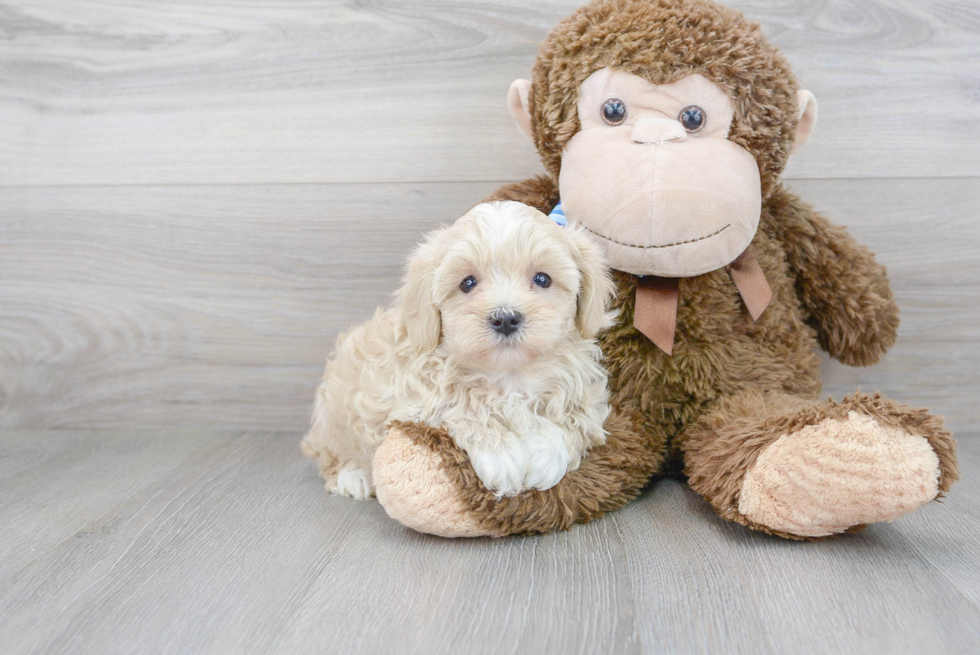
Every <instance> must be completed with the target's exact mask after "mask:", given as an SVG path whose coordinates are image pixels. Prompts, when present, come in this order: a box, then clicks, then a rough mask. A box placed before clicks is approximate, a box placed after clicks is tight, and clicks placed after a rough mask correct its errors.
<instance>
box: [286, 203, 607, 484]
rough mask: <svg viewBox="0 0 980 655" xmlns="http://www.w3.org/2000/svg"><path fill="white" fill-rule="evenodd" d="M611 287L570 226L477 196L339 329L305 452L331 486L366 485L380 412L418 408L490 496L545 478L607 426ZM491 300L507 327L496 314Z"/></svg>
mask: <svg viewBox="0 0 980 655" xmlns="http://www.w3.org/2000/svg"><path fill="white" fill-rule="evenodd" d="M540 273H546V274H547V277H548V278H549V279H548V280H547V284H544V283H540V284H539V283H536V282H535V279H536V276H537V275H538V274H540ZM464 280H470V282H471V284H472V285H473V286H472V289H469V288H467V289H465V290H464V289H462V288H461V286H460V285H461V282H462V281H464ZM611 290H612V284H611V281H610V280H609V277H608V273H607V271H606V269H605V266H604V264H603V261H602V259H601V257H600V256H599V254H598V251H597V249H596V248H595V247H594V246H593V245H592V244H591V243H590V241H589V240H588V239H587V238H586V237H585V236H584V235H582V234H581V232H580V231H578V230H573V229H561V228H560V227H559V226H557V225H555V224H554V223H553V222H552V221H551V220H550V219H549V218H548V217H546V216H544V215H543V214H541V213H539V212H538V211H536V210H534V209H532V208H530V207H527V206H525V205H522V204H519V203H513V202H508V203H495V204H486V205H479V206H477V207H475V208H474V209H472V210H471V211H470V212H469V213H468V214H467V215H466V216H464V217H463V218H461V219H460V220H459V221H457V222H456V223H455V224H454V225H452V226H451V227H448V228H444V229H442V230H439V231H437V232H435V233H433V234H432V235H430V236H429V238H428V239H427V240H426V242H425V243H424V244H422V245H421V247H420V248H419V249H418V250H417V251H416V252H415V254H414V255H413V256H412V258H411V261H410V262H409V265H408V272H407V275H406V278H405V282H404V285H403V286H402V288H401V290H400V291H399V292H398V296H397V302H396V304H395V307H394V308H393V309H390V310H388V311H383V310H380V309H379V310H378V311H377V313H376V314H375V316H374V318H373V319H372V320H371V321H369V322H367V323H365V324H363V325H361V326H358V327H356V328H354V329H353V330H351V331H350V332H348V333H346V334H343V335H341V336H340V337H339V339H338V341H337V346H336V354H335V356H334V357H333V358H332V359H331V360H330V361H329V362H328V363H327V367H326V372H325V374H324V380H323V383H322V384H321V385H320V387H319V389H318V391H317V395H316V401H315V406H314V410H313V417H312V425H311V428H310V431H309V434H307V436H306V438H305V439H304V441H303V450H304V452H305V453H306V454H307V455H309V456H310V457H313V458H315V459H316V460H317V461H318V463H319V465H320V469H321V472H322V474H323V477H324V479H325V480H326V487H327V489H328V490H329V491H331V492H335V493H340V494H344V495H348V496H353V497H355V498H366V497H368V496H370V495H371V494H372V493H373V490H374V488H373V481H372V478H371V469H372V461H373V457H374V453H375V451H376V449H377V447H378V444H380V443H381V441H382V440H383V439H384V436H385V434H386V432H387V426H388V425H389V423H391V422H392V421H421V422H425V423H429V424H431V425H440V426H443V427H444V428H445V429H447V430H448V432H449V434H450V435H452V438H453V440H454V441H455V443H456V444H457V445H458V446H459V447H460V448H462V449H463V450H464V451H465V452H466V453H467V456H468V457H469V459H470V460H471V461H472V463H473V466H474V468H475V470H476V473H477V475H478V476H479V478H480V479H481V480H482V482H483V483H484V484H485V485H486V487H487V488H489V489H491V490H492V491H493V492H495V494H496V495H498V496H502V495H514V494H516V493H518V492H521V491H523V490H525V489H530V488H537V489H545V488H548V487H550V486H553V485H554V484H555V483H556V482H557V481H558V480H559V479H561V477H562V476H563V475H564V474H565V472H566V471H567V470H574V469H576V468H578V466H579V462H580V459H581V456H582V454H583V453H584V452H585V451H586V450H587V449H588V448H591V447H593V446H597V445H600V444H602V443H604V442H605V439H606V437H605V431H604V429H603V422H604V421H605V419H606V417H607V415H608V413H609V407H608V403H607V400H608V393H607V390H606V375H605V371H604V370H603V369H602V367H601V366H600V365H599V359H600V357H601V353H600V352H599V349H598V347H597V346H596V344H595V340H594V337H595V335H596V334H597V333H598V332H599V331H600V330H602V329H604V328H605V327H608V325H609V324H610V323H611V320H612V315H610V314H607V313H606V311H605V304H606V303H607V301H608V299H609V296H610V295H611ZM502 312H509V313H508V314H506V315H507V316H511V317H515V316H516V317H518V318H514V319H512V320H514V321H515V324H516V326H517V327H516V328H514V330H513V331H512V332H508V333H504V332H502V331H500V329H499V327H500V326H499V325H498V329H497V330H495V329H494V328H493V322H494V321H498V322H499V320H498V319H499V317H500V316H501V315H503V314H502ZM515 312H516V313H515Z"/></svg>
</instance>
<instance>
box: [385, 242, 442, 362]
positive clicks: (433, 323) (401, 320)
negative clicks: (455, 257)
mask: <svg viewBox="0 0 980 655" xmlns="http://www.w3.org/2000/svg"><path fill="white" fill-rule="evenodd" d="M447 232H448V229H447V228H442V229H440V230H437V231H436V232H433V233H432V234H430V235H429V236H428V237H427V238H426V240H425V242H423V243H422V244H421V245H419V247H418V248H416V249H415V252H413V253H412V256H411V257H410V258H409V260H408V265H407V266H406V267H405V278H404V280H403V282H402V286H401V288H400V289H399V290H398V292H397V293H396V294H395V302H396V310H397V312H396V318H395V326H396V329H397V330H398V334H399V335H400V336H402V337H403V338H405V339H406V340H407V341H408V342H409V343H410V344H411V345H412V347H413V348H414V349H415V350H416V351H417V352H419V353H422V352H428V351H430V350H433V349H434V348H435V347H436V346H438V345H439V337H440V336H442V320H441V318H440V315H439V308H438V307H437V306H436V302H435V298H434V296H433V286H434V283H435V281H434V279H433V277H434V274H435V270H436V266H438V265H439V261H440V260H441V259H442V255H443V253H444V252H445V250H446V245H447V244H448V240H447V237H446V234H447Z"/></svg>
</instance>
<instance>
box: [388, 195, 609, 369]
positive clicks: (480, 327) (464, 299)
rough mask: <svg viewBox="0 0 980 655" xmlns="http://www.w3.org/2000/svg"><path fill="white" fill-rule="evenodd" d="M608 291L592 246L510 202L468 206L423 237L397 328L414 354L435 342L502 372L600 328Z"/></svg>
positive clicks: (469, 361) (579, 235)
mask: <svg viewBox="0 0 980 655" xmlns="http://www.w3.org/2000/svg"><path fill="white" fill-rule="evenodd" d="M612 292H613V287H612V282H611V280H610V279H609V276H608V273H607V271H606V267H605V265H604V263H603V260H602V257H601V255H600V253H599V252H598V250H597V249H596V248H595V247H594V246H593V245H592V243H591V242H590V240H589V239H588V238H586V237H585V235H583V234H582V233H581V230H580V229H578V228H562V227H560V226H558V225H556V224H555V223H554V222H553V221H552V220H551V219H550V218H548V217H547V216H545V215H544V214H542V213H541V212H539V211H537V210H536V209H533V208H531V207H528V206H527V205H523V204H521V203H517V202H503V203H501V202H495V203H485V204H481V205H477V206H476V207H474V208H473V209H471V210H470V211H469V212H468V213H467V214H466V215H465V216H463V217H462V218H460V219H459V220H458V221H456V223H454V224H453V225H452V226H450V227H448V228H443V229H441V230H438V231H437V232H434V233H433V234H431V235H430V236H429V238H428V239H427V240H426V242H425V243H423V244H422V245H421V246H420V247H419V249H418V250H417V251H416V252H415V254H414V255H413V256H412V258H411V260H410V261H409V264H408V272H407V275H406V279H405V283H404V285H403V287H402V288H401V290H400V291H399V292H398V316H399V318H398V325H399V329H400V330H401V332H402V334H403V335H404V336H405V337H406V338H407V341H408V342H409V343H410V344H412V345H413V346H414V348H415V349H416V350H417V351H419V352H424V351H427V350H432V349H434V348H435V347H436V346H437V345H438V344H439V343H440V341H441V342H442V343H443V344H444V346H445V347H446V348H447V349H449V350H450V352H452V353H453V354H454V355H456V356H457V357H459V358H460V359H461V360H463V361H464V362H465V363H467V364H469V365H471V366H474V367H477V368H482V369H486V370H494V371H507V370H513V369H515V368H518V367H520V366H523V365H524V364H526V363H528V362H530V361H532V360H534V359H536V358H538V357H541V356H543V355H547V354H548V353H549V352H551V351H552V350H553V349H554V348H555V347H556V346H557V345H558V344H560V343H562V342H564V341H566V340H568V339H571V338H585V339H591V338H593V337H595V336H596V334H597V333H598V332H599V331H600V330H602V329H603V328H605V327H607V326H608V325H609V322H610V316H609V315H607V313H606V311H605V306H606V303H607V302H608V300H609V299H610V297H611V295H612Z"/></svg>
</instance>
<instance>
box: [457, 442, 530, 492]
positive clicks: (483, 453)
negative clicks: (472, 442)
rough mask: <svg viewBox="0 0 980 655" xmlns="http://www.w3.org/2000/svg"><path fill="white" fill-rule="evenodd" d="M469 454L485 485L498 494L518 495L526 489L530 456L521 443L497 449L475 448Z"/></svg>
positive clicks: (471, 462) (478, 475)
mask: <svg viewBox="0 0 980 655" xmlns="http://www.w3.org/2000/svg"><path fill="white" fill-rule="evenodd" d="M467 455H469V458H470V464H472V465H473V470H474V471H476V475H477V477H478V478H480V481H481V482H482V483H483V486H484V487H486V488H487V489H489V490H490V491H492V492H494V493H495V494H497V496H516V495H517V494H519V493H521V492H522V491H524V489H526V487H525V485H524V477H525V475H527V467H528V457H527V451H526V450H525V449H524V448H523V446H521V444H515V445H514V446H513V447H511V448H498V449H496V450H479V449H475V448H474V449H471V450H470V451H469V452H467Z"/></svg>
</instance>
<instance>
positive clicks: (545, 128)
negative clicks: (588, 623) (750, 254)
mask: <svg viewBox="0 0 980 655" xmlns="http://www.w3.org/2000/svg"><path fill="white" fill-rule="evenodd" d="M604 67H615V68H619V69H623V70H626V71H629V72H631V73H634V74H637V75H640V76H641V77H644V78H645V79H647V80H648V81H649V82H651V83H654V84H663V83H669V82H672V81H674V80H676V79H678V78H679V77H681V76H684V75H687V74H691V73H700V74H702V75H704V76H705V77H707V78H708V79H710V80H712V81H714V82H716V83H717V84H719V85H720V86H722V87H723V88H724V89H726V90H728V91H729V93H730V94H731V95H732V97H733V98H735V108H736V113H735V119H734V122H733V125H732V130H731V133H730V136H729V139H730V140H731V141H733V142H735V143H737V144H739V145H741V146H742V147H743V148H745V149H746V150H748V151H749V152H750V153H752V155H753V156H754V157H755V159H756V161H757V162H758V164H759V168H760V172H761V175H762V181H763V185H762V188H763V209H762V217H761V222H760V226H759V230H758V233H757V234H756V236H755V239H754V240H753V243H752V247H753V250H754V252H755V254H756V257H757V258H758V261H759V263H760V265H761V266H762V269H763V270H764V272H765V275H766V278H767V279H768V281H769V283H770V286H771V287H772V291H773V299H772V302H771V304H770V305H769V307H768V308H767V309H766V311H765V312H764V313H763V315H762V316H761V318H760V319H759V320H758V321H757V322H753V321H752V319H751V318H750V317H749V315H748V313H747V311H746V309H745V306H744V304H743V302H742V300H741V297H740V295H739V293H738V290H737V289H736V288H735V286H734V284H733V283H732V280H731V278H730V277H729V275H728V274H727V273H726V272H725V271H724V270H717V271H714V272H712V273H708V274H705V275H701V276H698V277H693V278H682V279H681V280H680V304H679V307H678V314H677V331H676V339H675V343H674V352H673V355H672V356H668V355H665V354H664V353H663V352H661V351H660V350H659V349H658V348H657V347H656V346H654V345H653V343H651V342H650V341H649V340H648V339H647V338H646V337H645V336H643V335H642V334H641V333H639V332H638V331H637V330H636V329H635V328H634V327H633V299H634V292H635V288H636V278H635V277H634V276H631V275H628V274H626V273H623V272H619V271H617V272H615V278H616V281H617V284H618V295H617V297H616V299H615V301H614V306H615V307H616V308H617V309H618V310H619V312H620V314H619V321H618V323H617V325H616V326H614V327H613V328H612V329H611V330H609V331H608V332H607V333H606V334H605V335H603V336H602V338H601V345H602V350H603V353H604V357H605V360H604V363H605V365H606V367H607V369H608V370H609V376H610V377H609V383H610V389H611V391H612V394H613V406H614V412H613V415H612V417H611V418H610V419H609V422H608V425H607V427H608V430H609V440H608V443H607V444H606V445H605V446H602V447H600V448H596V449H594V450H593V451H591V452H590V453H589V455H588V456H587V457H586V458H585V459H584V460H583V462H582V465H581V467H580V468H579V469H578V470H576V471H574V472H571V473H568V474H567V475H566V476H565V478H564V479H563V480H562V481H561V482H560V483H559V484H558V485H557V486H556V487H554V488H552V489H549V490H547V491H543V492H542V491H530V492H526V493H524V494H522V495H520V496H517V497H514V498H504V499H502V500H497V499H495V498H494V497H493V495H492V494H490V493H489V492H487V491H486V490H485V489H484V488H483V487H482V485H481V484H480V482H479V480H478V479H477V477H476V475H475V473H474V472H473V470H472V468H471V467H470V466H469V463H468V461H467V459H466V456H465V454H464V453H463V452H462V451H460V450H459V449H457V448H456V447H455V445H454V444H453V442H452V439H451V438H450V437H449V436H448V435H447V434H445V433H444V432H441V431H439V430H435V429H431V428H427V427H423V426H417V425H400V426H399V427H400V428H401V430H402V432H403V433H405V434H406V435H408V436H409V437H410V438H412V439H414V440H415V441H416V442H417V443H420V444H424V445H425V446H427V447H428V448H430V449H431V451H432V454H433V457H436V458H438V459H439V460H441V466H442V467H443V470H444V471H445V473H446V474H447V477H448V479H449V481H450V486H452V487H453V488H455V489H456V490H457V492H458V493H459V494H460V495H461V497H462V498H464V499H466V502H467V504H468V506H469V507H470V514H471V515H472V517H475V518H476V520H477V521H478V522H479V524H480V525H481V526H482V527H483V529H484V530H485V531H486V532H487V533H489V534H494V535H506V534H514V533H535V532H547V531H550V530H555V529H567V528H568V527H570V526H571V525H572V524H574V523H576V522H585V521H589V520H591V519H593V518H595V517H597V516H600V515H601V514H603V513H604V512H608V511H610V510H613V509H616V508H619V507H621V506H623V505H624V504H626V503H627V502H628V501H629V500H631V499H632V498H634V497H635V496H636V495H637V494H638V493H639V492H640V490H641V489H642V488H643V487H644V486H645V485H646V484H647V483H648V482H649V480H650V479H651V477H652V476H654V475H656V474H658V473H663V472H669V471H671V470H675V471H676V470H679V469H681V468H683V472H684V474H685V475H686V476H687V477H688V481H689V484H690V486H691V487H692V488H693V489H694V490H695V491H697V492H698V493H699V494H701V495H702V496H703V497H704V498H705V499H706V500H707V501H708V502H709V503H710V504H711V506H712V507H713V508H714V509H715V511H717V512H718V513H719V515H720V516H722V517H724V518H726V519H729V520H732V521H737V522H739V523H742V524H744V525H747V526H749V527H751V528H754V529H759V530H762V531H766V532H772V533H775V534H780V536H784V537H788V538H793V539H799V538H801V537H799V536H798V535H793V534H787V533H781V532H779V531H778V530H771V529H769V528H767V527H766V526H763V525H758V524H755V523H753V522H752V521H751V520H749V519H748V518H747V517H745V516H743V515H742V514H740V513H739V511H738V502H737V496H738V493H739V490H740V489H741V485H742V481H743V479H744V477H745V474H746V472H747V471H748V470H749V469H750V468H751V467H752V466H753V465H754V464H755V462H756V459H757V458H758V456H759V454H760V453H761V452H762V450H763V449H764V448H765V447H766V446H768V445H769V444H771V443H773V442H774V441H775V440H777V439H778V438H780V436H782V435H785V434H787V433H789V432H792V431H794V430H798V429H799V428H801V427H803V426H806V425H815V424H817V423H819V422H820V421H823V420H826V419H834V418H843V417H845V416H847V415H848V412H851V411H856V412H858V413H861V414H864V415H867V416H871V417H873V418H875V419H876V420H877V421H878V422H879V423H881V424H884V425H890V426H896V427H901V428H902V429H903V430H905V431H907V432H910V433H912V434H917V435H921V436H923V437H925V439H926V440H927V441H928V442H929V444H930V445H931V446H932V448H933V450H934V451H935V452H936V455H937V456H938V459H939V464H940V471H941V475H940V480H939V490H940V493H943V492H945V491H947V490H948V489H949V487H950V485H951V484H952V483H953V481H954V480H956V478H957V469H956V458H955V442H954V441H953V440H952V437H951V435H950V434H949V432H947V431H946V430H945V429H944V428H943V426H942V422H941V420H940V419H938V418H936V417H933V416H930V415H929V414H927V413H926V412H925V411H923V410H912V409H910V408H908V407H905V406H902V405H898V404H896V403H893V402H891V401H888V400H885V399H883V398H881V397H880V396H877V395H876V396H873V397H872V396H867V395H862V394H854V395H852V396H849V397H848V398H845V399H844V400H843V401H841V402H840V403H835V402H833V401H829V400H828V401H820V400H818V398H817V396H818V394H819V392H820V380H819V359H818V357H817V356H816V354H815V352H814V351H815V347H816V346H817V345H818V344H819V345H820V346H821V347H823V348H824V349H825V350H826V351H827V352H829V353H830V355H831V356H833V357H834V358H836V359H838V360H840V361H842V362H844V363H846V364H850V365H857V366H865V365H869V364H873V363H875V362H877V361H879V359H880V358H881V357H882V355H883V354H884V352H885V351H886V350H887V349H888V348H889V347H891V346H892V345H893V344H894V342H895V336H896V330H897V327H898V309H897V306H896V305H895V302H894V300H893V298H892V293H891V290H890V288H889V284H888V279H887V277H886V275H885V269H884V267H883V266H881V265H880V264H877V263H876V262H875V260H874V257H873V255H872V254H871V252H870V251H869V250H868V249H867V248H865V247H864V246H861V245H860V244H858V243H856V242H855V241H854V240H853V239H852V238H851V237H850V236H849V235H848V234H847V233H846V231H844V230H843V229H842V228H840V227H837V226H835V225H833V224H832V223H831V222H829V221H828V220H826V219H824V218H823V217H821V216H819V215H817V214H816V213H814V211H813V210H812V208H810V207H809V206H807V205H806V204H804V203H803V202H801V201H800V200H799V198H797V197H796V196H794V195H793V194H791V193H790V192H788V191H787V190H786V189H784V188H783V187H782V186H781V185H780V184H779V182H778V176H779V174H780V173H781V172H782V170H783V167H784V166H785V163H786V160H787V158H788V156H789V152H790V150H791V149H792V145H793V138H794V133H795V132H794V131H795V128H796V122H797V118H796V116H797V114H796V91H797V83H796V80H795V77H794V76H793V74H792V72H791V70H790V68H789V66H788V65H787V64H786V62H785V61H784V59H783V58H782V57H781V56H780V55H779V54H778V53H777V52H776V51H775V49H774V48H772V47H771V46H770V45H768V44H767V43H766V42H765V40H764V38H763V37H762V35H761V31H760V30H759V29H758V26H757V25H755V24H754V23H751V22H749V21H747V20H745V19H744V18H742V17H741V15H740V14H738V13H736V12H734V11H730V10H727V9H724V8H720V7H718V6H717V5H713V4H711V3H708V2H703V1H701V0H688V1H687V2H678V1H677V0H650V1H645V2H643V1H638V0H599V1H597V2H593V3H591V4H590V5H587V6H585V7H583V8H581V9H580V10H578V11H577V12H575V13H574V14H573V15H572V16H570V17H569V18H568V19H566V20H565V21H563V22H562V23H561V24H560V25H559V26H558V27H556V28H555V29H554V30H553V31H552V32H551V34H550V35H549V36H548V38H547V39H546V40H545V42H544V44H543V45H542V47H541V53H540V55H539V57H538V60H537V63H536V65H535V67H534V80H533V87H532V94H531V105H530V108H531V119H532V131H533V134H534V139H535V143H536V145H537V147H538V150H539V152H540V154H541V157H542V160H543V162H544V165H545V168H546V170H547V171H548V173H549V175H548V176H542V177H538V178H533V179H530V180H527V181H525V182H522V183H518V184H513V185H508V186H505V187H502V188H501V189H499V190H498V191H497V192H495V193H494V194H493V196H492V197H491V199H507V200H518V201H521V202H524V203H526V204H529V205H533V206H535V207H537V208H538V209H540V210H542V211H544V212H545V213H548V212H550V210H551V209H552V208H553V207H554V206H555V204H556V203H557V202H558V199H559V194H558V188H557V184H556V180H557V175H558V172H559V170H560V166H561V151H562V147H563V145H564V144H565V143H566V142H567V141H568V140H569V139H570V138H571V137H572V136H573V135H574V134H575V133H576V132H577V131H578V129H579V124H578V116H577V113H576V100H577V97H576V93H577V89H578V88H579V86H580V84H581V83H582V81H583V80H584V79H585V78H586V77H588V76H589V75H590V74H591V73H592V72H594V71H596V70H598V69H601V68H604ZM859 528H860V526H853V527H852V528H851V529H849V530H848V531H853V530H855V529H859Z"/></svg>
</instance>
